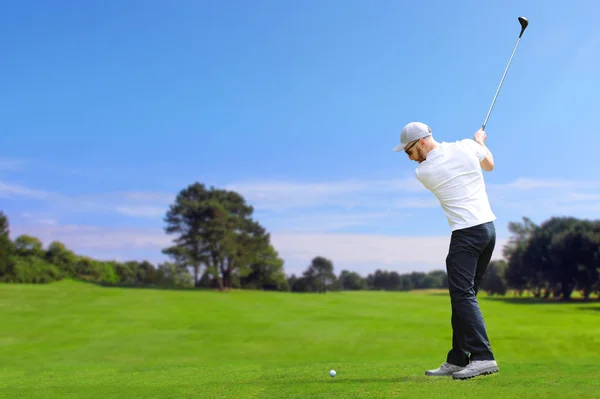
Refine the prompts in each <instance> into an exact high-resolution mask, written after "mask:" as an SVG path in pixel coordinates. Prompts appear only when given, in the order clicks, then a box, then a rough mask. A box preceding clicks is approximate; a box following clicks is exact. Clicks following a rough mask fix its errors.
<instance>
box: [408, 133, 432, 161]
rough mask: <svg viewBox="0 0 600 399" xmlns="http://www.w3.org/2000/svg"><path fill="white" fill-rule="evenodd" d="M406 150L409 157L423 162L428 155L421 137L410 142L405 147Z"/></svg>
mask: <svg viewBox="0 0 600 399" xmlns="http://www.w3.org/2000/svg"><path fill="white" fill-rule="evenodd" d="M404 152H406V155H408V159H410V160H411V161H416V162H418V163H421V162H423V161H424V160H425V158H426V157H427V152H426V151H425V148H424V146H423V142H422V141H421V139H418V140H415V141H413V142H411V143H408V144H407V145H406V147H405V148H404Z"/></svg>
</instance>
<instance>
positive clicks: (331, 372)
mask: <svg viewBox="0 0 600 399" xmlns="http://www.w3.org/2000/svg"><path fill="white" fill-rule="evenodd" d="M329 375H330V376H331V378H333V377H335V370H331V371H329Z"/></svg>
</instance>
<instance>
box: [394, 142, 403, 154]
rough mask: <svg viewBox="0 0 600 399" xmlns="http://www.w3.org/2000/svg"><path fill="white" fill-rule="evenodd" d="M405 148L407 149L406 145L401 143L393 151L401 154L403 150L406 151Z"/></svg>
mask: <svg viewBox="0 0 600 399" xmlns="http://www.w3.org/2000/svg"><path fill="white" fill-rule="evenodd" d="M404 147H406V144H402V143H400V144H398V145H397V146H395V147H394V148H393V149H392V151H394V152H400V151H403V150H404Z"/></svg>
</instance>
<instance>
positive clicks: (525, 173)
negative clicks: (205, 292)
mask: <svg viewBox="0 0 600 399" xmlns="http://www.w3.org/2000/svg"><path fill="white" fill-rule="evenodd" d="M421 4H422V5H421V6H420V7H418V6H417V5H416V3H414V2H412V3H405V2H400V1H375V2H359V1H350V2H348V1H345V2H342V1H337V0H335V1H334V0H328V1H305V2H282V1H260V0H257V1H253V2H244V1H233V0H231V1H227V2H217V1H204V2H192V1H179V2H176V3H175V2H174V3H172V5H171V6H169V3H168V2H166V1H163V2H158V1H145V2H141V1H129V2H117V1H105V2H85V4H84V3H81V4H79V3H76V2H52V4H50V3H48V2H42V1H38V2H33V1H22V2H20V3H18V4H17V3H16V2H15V3H13V5H10V6H8V9H5V10H4V12H3V13H2V15H1V16H0V51H1V53H2V54H3V57H2V61H1V62H0V76H1V78H0V79H2V82H1V86H2V93H3V95H2V96H0V109H1V110H2V111H1V115H2V117H1V118H0V129H1V130H0V209H1V210H3V211H4V212H5V213H6V214H7V215H8V217H9V220H10V223H11V230H12V236H13V237H16V235H18V234H23V233H25V234H31V235H35V236H38V237H40V238H41V239H42V240H43V241H44V244H48V243H49V242H50V241H51V240H54V239H58V240H61V241H63V242H64V243H65V244H67V245H68V246H69V247H71V248H72V249H74V250H76V251H77V252H79V253H82V254H87V255H91V256H95V257H99V258H103V259H119V260H127V259H148V260H151V261H153V262H158V261H161V260H164V259H165V258H164V257H163V256H162V254H161V253H160V250H161V248H163V247H165V246H166V245H168V244H169V240H170V239H171V238H170V237H168V236H166V235H165V234H164V233H163V228H164V223H163V217H164V214H165V212H166V210H167V208H168V205H169V203H171V201H172V200H173V198H174V196H175V195H176V194H177V192H178V191H179V190H181V189H183V188H184V187H186V186H187V185H188V184H191V183H194V182H196V181H198V182H201V183H205V184H207V185H214V186H216V187H220V188H228V189H234V190H236V191H238V192H240V193H242V194H243V195H244V196H245V197H246V199H247V200H248V202H249V203H250V204H251V205H253V206H254V207H255V217H256V218H257V219H258V220H259V221H260V222H261V223H262V224H263V225H264V226H265V227H267V229H268V230H269V231H270V232H271V235H272V242H273V244H274V245H275V248H276V249H277V250H278V252H279V254H280V256H281V257H282V258H283V259H284V260H285V270H286V272H287V273H288V274H291V273H300V272H301V271H302V270H304V269H305V267H306V266H307V265H308V264H309V263H310V260H311V259H312V258H313V257H314V256H317V255H322V256H326V257H329V258H330V259H331V260H332V261H333V262H334V266H335V270H336V271H337V272H339V271H340V270H342V269H344V268H345V269H349V270H356V271H358V272H360V273H362V274H363V275H366V274H367V273H369V272H372V271H374V270H376V269H377V268H384V269H388V270H397V271H399V272H409V271H412V270H424V271H427V270H431V269H439V268H444V259H445V255H446V249H447V245H448V242H449V233H450V232H449V228H448V225H447V222H446V220H445V217H444V215H443V213H442V211H441V209H440V207H439V204H437V202H436V200H435V198H433V196H432V195H431V194H430V193H428V192H427V191H425V190H423V189H422V188H421V187H420V186H419V184H418V182H417V181H416V179H415V178H414V173H413V171H414V168H415V164H414V163H411V162H410V161H408V159H407V158H406V156H404V155H403V154H401V153H400V154H399V153H394V152H392V150H391V149H392V148H393V147H394V146H395V145H396V144H397V142H398V140H399V133H400V129H401V128H402V126H403V125H404V124H405V123H407V122H409V121H412V120H420V121H423V122H425V123H428V124H429V125H430V126H431V127H432V129H433V131H434V134H435V136H436V138H437V139H438V140H439V141H454V140H458V139H462V138H465V137H472V135H473V133H474V132H475V131H476V130H477V129H478V128H479V126H480V125H481V123H482V122H483V119H484V118H485V115H486V113H487V110H488V107H489V105H490V102H491V100H492V98H493V95H494V93H495V90H496V88H497V85H498V83H499V81H500V78H501V76H502V72H503V71H504V68H505V66H506V62H507V61H508V58H509V56H510V53H511V51H512V49H513V46H514V44H515V41H516V39H517V36H518V33H519V29H520V26H519V24H518V22H517V17H518V16H520V15H525V16H526V17H528V19H529V21H530V25H529V28H528V29H527V31H526V32H525V34H524V36H523V38H522V40H521V42H520V44H519V48H518V50H517V53H516V54H515V58H514V59H513V63H512V65H511V67H510V70H509V72H508V76H507V78H506V81H505V83H504V86H503V87H502V91H501V92H500V96H499V98H498V101H497V103H496V105H495V107H494V111H493V113H492V115H491V117H490V120H489V123H488V126H487V129H486V130H487V133H488V146H489V147H490V149H491V150H492V151H493V153H494V156H495V158H496V169H495V170H494V171H493V172H492V173H488V174H486V179H487V184H488V193H489V195H490V198H491V201H492V205H493V209H494V211H495V213H496V215H497V217H498V220H497V229H498V235H499V245H498V247H497V251H496V254H495V256H496V257H499V256H501V249H502V244H503V242H504V241H505V240H506V238H507V236H508V231H507V228H506V227H507V225H508V223H509V222H510V221H517V220H520V218H521V217H522V216H528V217H531V218H532V219H533V220H534V221H536V222H541V221H543V220H545V219H547V218H549V217H551V216H554V215H573V216H577V217H587V218H597V217H598V216H599V214H600V205H599V203H600V202H599V200H600V180H599V179H598V178H599V174H600V172H599V171H600V167H598V166H599V161H598V160H597V159H596V158H595V156H594V155H593V151H594V148H596V147H598V145H600V138H599V135H598V128H597V127H596V122H597V118H596V117H595V115H594V112H597V109H598V105H597V104H598V100H597V98H596V93H597V88H598V87H600V74H598V73H597V71H598V70H600V25H598V24H597V22H598V21H597V15H598V14H599V13H600V5H598V3H596V2H592V1H578V2H565V3H562V4H560V3H554V4H553V5H552V7H549V6H548V3H547V2H542V1H528V2H525V3H524V2H522V1H519V2H517V1H503V2H493V3H491V4H487V3H486V4H483V3H481V2H475V1H462V2H452V3H448V2H443V1H436V2H433V1H427V2H423V3H421Z"/></svg>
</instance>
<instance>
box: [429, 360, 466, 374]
mask: <svg viewBox="0 0 600 399" xmlns="http://www.w3.org/2000/svg"><path fill="white" fill-rule="evenodd" d="M462 369H464V367H461V366H457V365H455V364H450V363H448V362H446V363H444V364H442V365H441V366H440V367H438V368H437V369H435V370H427V371H425V375H430V376H434V377H447V376H451V375H453V374H454V373H456V372H459V371H461V370H462Z"/></svg>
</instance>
